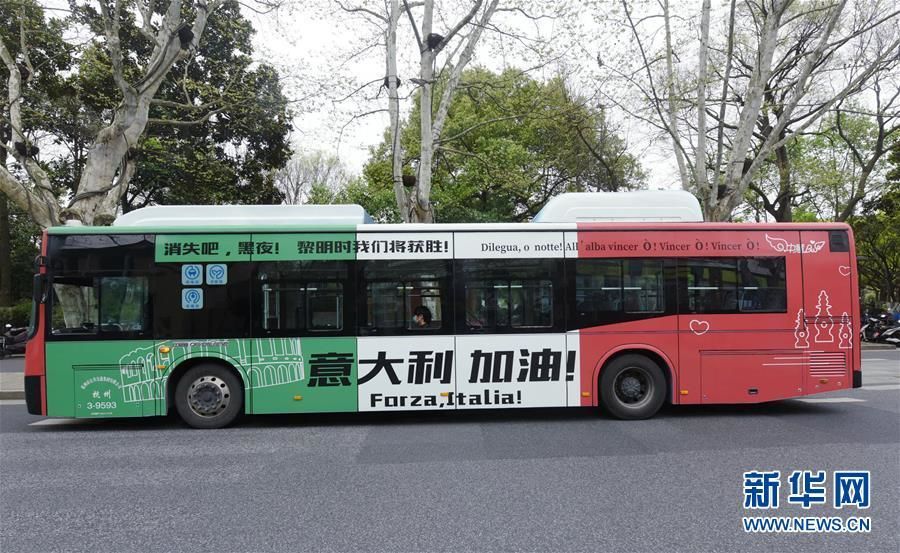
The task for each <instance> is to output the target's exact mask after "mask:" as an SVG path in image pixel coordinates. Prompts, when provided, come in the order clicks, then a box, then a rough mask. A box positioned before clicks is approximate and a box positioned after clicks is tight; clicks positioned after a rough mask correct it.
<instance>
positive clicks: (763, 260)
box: [738, 257, 787, 313]
mask: <svg viewBox="0 0 900 553" xmlns="http://www.w3.org/2000/svg"><path fill="white" fill-rule="evenodd" d="M738 269H739V271H740V298H739V301H738V307H739V308H740V310H741V312H743V313H784V312H786V311H787V283H786V280H787V279H786V276H785V265H784V258H783V257H755V258H749V259H739V260H738Z"/></svg>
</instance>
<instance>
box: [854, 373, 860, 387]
mask: <svg viewBox="0 0 900 553" xmlns="http://www.w3.org/2000/svg"><path fill="white" fill-rule="evenodd" d="M853 387H854V388H862V371H853Z"/></svg>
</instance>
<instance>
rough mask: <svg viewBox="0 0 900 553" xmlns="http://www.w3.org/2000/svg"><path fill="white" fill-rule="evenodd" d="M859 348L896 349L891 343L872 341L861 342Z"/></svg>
mask: <svg viewBox="0 0 900 553" xmlns="http://www.w3.org/2000/svg"><path fill="white" fill-rule="evenodd" d="M859 349H861V350H866V349H897V346H895V345H893V344H878V343H873V342H863V343H862V346H861V347H860V348H859Z"/></svg>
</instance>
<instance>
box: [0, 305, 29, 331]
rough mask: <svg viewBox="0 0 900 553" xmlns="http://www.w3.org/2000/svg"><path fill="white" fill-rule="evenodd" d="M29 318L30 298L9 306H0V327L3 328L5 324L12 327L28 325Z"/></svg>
mask: <svg viewBox="0 0 900 553" xmlns="http://www.w3.org/2000/svg"><path fill="white" fill-rule="evenodd" d="M29 319H31V300H21V301H20V302H19V303H16V304H14V305H12V306H10V307H0V328H4V327H5V326H6V325H7V324H11V325H13V326H14V327H20V326H28V321H29ZM4 330H5V328H4Z"/></svg>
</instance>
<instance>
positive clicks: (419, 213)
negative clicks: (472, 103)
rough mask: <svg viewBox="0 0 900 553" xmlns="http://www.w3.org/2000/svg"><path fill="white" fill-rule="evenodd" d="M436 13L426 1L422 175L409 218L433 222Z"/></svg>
mask: <svg viewBox="0 0 900 553" xmlns="http://www.w3.org/2000/svg"><path fill="white" fill-rule="evenodd" d="M433 14H434V1H433V0H425V13H424V15H423V16H422V40H423V44H422V54H421V57H420V58H419V78H420V79H422V81H423V84H422V92H421V96H420V97H419V125H420V133H421V134H420V141H419V143H420V144H421V146H420V148H419V150H420V151H419V175H418V178H417V179H416V187H415V193H414V194H413V195H412V197H410V201H409V208H408V211H409V221H410V222H411V223H433V222H434V211H433V210H432V208H431V194H430V192H431V174H432V167H431V164H432V161H433V158H434V134H433V133H432V129H431V121H432V119H431V118H432V117H433V114H432V113H431V102H432V97H433V95H434V58H435V50H434V49H432V48H430V47H429V46H428V35H430V34H431V24H432V18H433Z"/></svg>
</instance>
